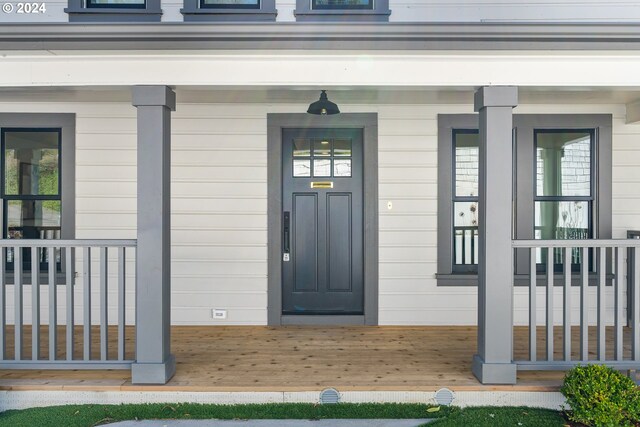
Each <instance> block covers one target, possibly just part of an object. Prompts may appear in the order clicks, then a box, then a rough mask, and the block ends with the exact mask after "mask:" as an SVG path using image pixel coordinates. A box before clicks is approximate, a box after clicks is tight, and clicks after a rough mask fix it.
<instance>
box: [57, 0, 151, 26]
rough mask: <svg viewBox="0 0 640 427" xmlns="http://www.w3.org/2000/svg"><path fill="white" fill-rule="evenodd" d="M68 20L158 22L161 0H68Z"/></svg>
mask: <svg viewBox="0 0 640 427" xmlns="http://www.w3.org/2000/svg"><path fill="white" fill-rule="evenodd" d="M68 1H69V3H68V7H67V8H66V9H65V10H64V11H65V12H67V14H68V15H69V21H70V22H160V18H161V17H162V9H161V8H160V1H161V0H68Z"/></svg>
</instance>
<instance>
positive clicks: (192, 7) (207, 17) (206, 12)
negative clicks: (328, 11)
mask: <svg viewBox="0 0 640 427" xmlns="http://www.w3.org/2000/svg"><path fill="white" fill-rule="evenodd" d="M147 1H148V0H147ZM180 13H182V15H183V19H184V21H185V22H202V21H227V22H238V21H245V22H249V21H275V20H276V16H277V15H278V11H277V10H276V1H275V0H258V7H257V8H256V7H253V6H252V7H248V6H243V5H240V6H233V5H219V6H215V5H211V6H203V1H202V0H184V7H183V8H182V9H180Z"/></svg>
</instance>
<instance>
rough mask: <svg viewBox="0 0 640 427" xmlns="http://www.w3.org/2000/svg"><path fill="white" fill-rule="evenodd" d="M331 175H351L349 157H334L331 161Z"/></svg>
mask: <svg viewBox="0 0 640 427" xmlns="http://www.w3.org/2000/svg"><path fill="white" fill-rule="evenodd" d="M333 176H335V177H349V176H351V159H335V160H334V161H333Z"/></svg>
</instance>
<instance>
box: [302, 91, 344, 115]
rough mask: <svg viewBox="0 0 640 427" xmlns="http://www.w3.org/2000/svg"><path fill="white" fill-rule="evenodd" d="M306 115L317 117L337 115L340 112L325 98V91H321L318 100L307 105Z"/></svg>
mask: <svg viewBox="0 0 640 427" xmlns="http://www.w3.org/2000/svg"><path fill="white" fill-rule="evenodd" d="M307 113H309V114H317V115H325V114H327V115H328V114H339V113H340V110H339V109H338V106H337V105H336V104H335V103H333V102H331V101H329V98H327V91H326V90H323V91H322V93H321V94H320V99H319V100H317V101H316V102H312V103H311V104H310V105H309V109H308V110H307Z"/></svg>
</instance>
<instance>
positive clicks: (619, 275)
mask: <svg viewBox="0 0 640 427" xmlns="http://www.w3.org/2000/svg"><path fill="white" fill-rule="evenodd" d="M623 253H624V251H623V250H622V248H619V247H617V248H615V255H614V256H615V274H616V280H615V289H614V292H615V302H614V304H615V309H614V310H615V313H614V315H615V329H616V332H615V354H614V357H615V359H616V360H618V361H621V360H622V359H623V356H624V353H623V342H624V338H623V331H622V326H623V322H624V318H623V316H622V308H623V307H622V304H623V303H622V290H623V289H624V259H623V255H622V254H623Z"/></svg>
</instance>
